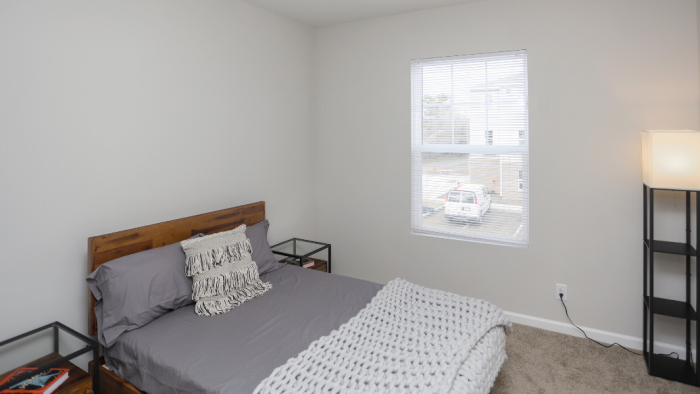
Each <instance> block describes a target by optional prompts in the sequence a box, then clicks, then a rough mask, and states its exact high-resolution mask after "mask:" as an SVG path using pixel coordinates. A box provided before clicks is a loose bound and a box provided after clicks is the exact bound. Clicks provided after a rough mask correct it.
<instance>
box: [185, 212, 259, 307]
mask: <svg viewBox="0 0 700 394" xmlns="http://www.w3.org/2000/svg"><path fill="white" fill-rule="evenodd" d="M245 229H246V226H245V224H242V225H240V226H238V227H236V228H235V229H233V230H230V231H224V232H221V233H216V234H212V235H208V236H206V237H201V238H193V239H187V240H184V241H182V242H180V245H182V250H184V251H185V256H186V261H185V274H186V275H187V276H190V277H192V299H193V300H194V301H196V302H197V304H196V305H195V308H194V310H195V312H197V314H198V315H200V316H207V317H208V316H214V315H218V314H220V313H226V312H228V311H230V310H231V309H233V308H235V307H237V306H238V305H240V304H242V303H244V302H246V301H248V300H250V299H253V298H255V297H258V296H260V295H262V294H264V293H265V292H266V291H267V290H269V289H270V288H271V287H272V285H271V284H269V283H264V282H262V281H261V280H260V277H259V276H258V266H257V265H256V264H255V262H254V261H253V258H252V257H251V256H252V252H253V250H252V247H251V246H250V241H249V240H248V239H247V238H246V236H245Z"/></svg>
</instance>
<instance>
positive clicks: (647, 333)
mask: <svg viewBox="0 0 700 394" xmlns="http://www.w3.org/2000/svg"><path fill="white" fill-rule="evenodd" d="M655 190H662V189H654V188H650V187H648V186H647V185H644V298H643V301H644V341H643V346H644V360H645V361H646V365H647V371H648V372H649V374H650V375H652V376H658V377H660V378H665V379H669V380H675V381H678V382H682V383H686V384H690V385H693V386H700V368H693V364H692V363H691V358H692V353H691V351H692V346H691V345H692V343H691V332H690V331H691V330H690V328H691V327H690V322H691V321H696V322H697V321H698V313H697V312H696V311H695V309H694V308H693V306H692V304H691V302H690V285H691V283H690V276H691V275H690V261H691V257H695V264H696V265H697V264H698V251H697V250H696V249H695V248H693V246H692V245H691V243H690V239H691V238H690V236H691V233H692V231H691V230H690V215H691V213H690V193H691V192H690V191H688V190H680V191H683V192H685V234H686V235H685V243H682V242H668V241H659V240H656V239H654V191H655ZM663 190H669V189H663ZM676 191H678V190H676ZM695 197H696V198H695V200H696V205H697V206H696V215H697V219H696V220H697V221H696V231H695V236H696V245H700V192H695ZM655 253H667V254H675V255H682V256H685V301H678V300H669V299H665V298H659V297H654V254H655ZM696 268H697V267H696ZM698 273H699V274H700V272H698ZM695 286H696V289H699V291H696V300H695V301H696V302H695V305H700V275H695ZM654 315H663V316H670V317H674V318H678V319H683V320H685V349H686V359H685V360H681V359H677V358H675V357H669V356H668V355H665V354H656V353H654ZM695 344H696V345H697V344H700V324H696V325H695ZM689 356H690V357H689Z"/></svg>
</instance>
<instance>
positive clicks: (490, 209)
mask: <svg viewBox="0 0 700 394" xmlns="http://www.w3.org/2000/svg"><path fill="white" fill-rule="evenodd" d="M527 97H528V96H527V53H526V51H524V50H523V51H513V52H499V53H492V54H479V55H470V56H452V57H446V58H434V59H423V60H414V61H412V62H411V128H412V143H411V149H412V196H411V199H412V227H413V233H415V234H424V235H433V236H440V237H447V238H456V239H463V240H471V241H481V242H487V243H493V244H499V245H510V246H527V245H528V230H529V228H528V217H529V215H528V190H529V187H528V179H529V171H528V134H529V133H528V109H527Z"/></svg>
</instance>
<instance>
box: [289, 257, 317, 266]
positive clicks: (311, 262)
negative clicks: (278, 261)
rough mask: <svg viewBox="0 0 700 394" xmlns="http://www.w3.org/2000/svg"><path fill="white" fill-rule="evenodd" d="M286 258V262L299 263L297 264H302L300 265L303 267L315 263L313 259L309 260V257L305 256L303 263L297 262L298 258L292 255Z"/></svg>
mask: <svg viewBox="0 0 700 394" xmlns="http://www.w3.org/2000/svg"><path fill="white" fill-rule="evenodd" d="M286 260H287V263H288V264H294V265H299V266H302V267H304V268H309V267H313V266H314V264H316V262H315V261H313V260H311V259H309V258H305V259H304V264H299V259H297V258H294V257H287V259H286Z"/></svg>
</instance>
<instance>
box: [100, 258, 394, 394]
mask: <svg viewBox="0 0 700 394" xmlns="http://www.w3.org/2000/svg"><path fill="white" fill-rule="evenodd" d="M261 279H262V280H263V281H265V282H270V283H272V289H270V290H269V291H268V292H267V293H265V294H264V295H263V296H261V297H258V298H255V299H253V300H250V301H248V302H246V303H244V304H243V305H241V306H239V307H237V308H235V309H233V310H232V311H230V312H228V313H224V314H222V315H217V316H214V317H200V316H198V315H197V314H196V313H195V312H194V305H189V306H186V307H183V308H180V309H177V310H175V311H172V312H169V313H166V314H165V315H163V316H161V317H160V318H158V319H156V320H154V321H153V322H151V323H149V324H147V325H146V326H144V327H141V328H139V329H137V330H134V331H130V332H127V333H124V334H123V335H122V336H121V338H120V339H119V341H117V343H116V344H114V345H113V346H112V347H110V348H108V349H105V359H106V360H107V366H108V367H110V369H112V370H113V371H115V372H116V373H117V374H118V375H120V376H121V377H123V378H125V379H126V380H128V381H129V382H131V383H132V384H134V385H135V386H136V387H138V388H139V389H141V390H143V391H146V392H148V393H152V394H159V393H212V394H214V393H216V394H224V393H226V394H229V393H230V394H234V393H235V394H239V393H240V394H249V393H252V392H253V390H255V388H256V387H257V385H258V384H259V383H260V382H261V381H262V380H263V379H265V378H266V377H268V376H269V375H270V374H271V373H272V371H273V370H274V369H275V368H276V367H278V366H280V365H283V364H284V363H285V362H286V361H287V360H288V359H290V358H292V357H295V356H297V355H298V354H299V353H300V352H302V351H303V350H305V349H306V348H308V347H309V345H310V344H311V342H313V341H314V340H316V339H318V338H320V337H322V336H324V335H328V334H330V332H331V331H332V330H334V329H337V328H338V327H340V326H341V325H342V324H343V323H345V322H347V321H348V320H350V318H352V317H353V316H355V315H356V314H357V313H358V312H359V311H360V310H361V309H362V308H364V307H365V306H366V305H367V304H368V303H369V302H370V301H371V300H372V297H374V295H375V294H377V292H378V291H379V290H380V289H381V288H382V285H380V284H377V283H372V282H367V281H364V280H359V279H354V278H349V277H344V276H339V275H331V274H326V273H324V272H319V271H314V270H310V269H305V268H299V267H296V266H289V265H287V266H284V267H282V268H280V269H278V270H276V271H273V272H269V273H267V274H265V275H263V276H261Z"/></svg>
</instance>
